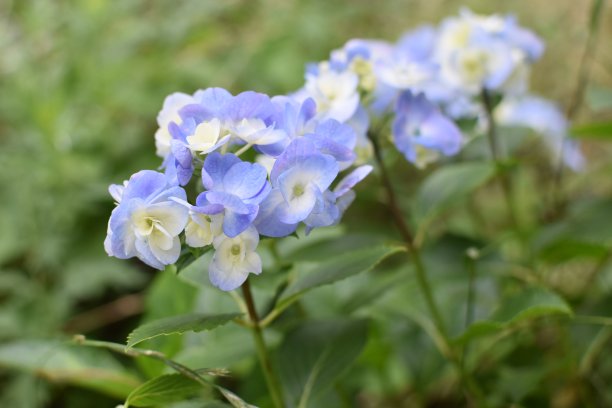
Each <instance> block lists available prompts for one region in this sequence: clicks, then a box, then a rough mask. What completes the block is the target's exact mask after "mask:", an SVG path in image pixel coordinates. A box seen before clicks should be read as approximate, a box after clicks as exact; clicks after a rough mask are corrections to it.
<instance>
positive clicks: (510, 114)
mask: <svg viewBox="0 0 612 408" xmlns="http://www.w3.org/2000/svg"><path fill="white" fill-rule="evenodd" d="M494 117H495V119H496V120H497V122H498V123H499V124H500V125H505V126H521V127H526V128H529V129H531V130H533V131H534V132H536V133H538V134H540V135H541V136H542V140H543V141H544V143H545V145H546V146H547V147H548V148H549V150H550V151H551V154H552V156H553V159H554V160H555V162H556V161H558V160H559V159H560V158H561V156H562V159H563V161H564V162H565V164H566V165H567V166H568V167H570V168H571V169H572V170H574V171H578V170H581V169H582V168H583V166H584V157H583V156H582V152H581V151H580V146H579V145H578V143H577V142H575V141H573V140H570V139H569V138H568V123H567V119H566V118H565V116H564V115H563V113H562V112H561V110H559V108H558V107H557V106H555V104H553V103H552V102H551V101H548V100H546V99H543V98H540V97H537V96H532V95H527V96H524V97H520V98H511V99H506V100H504V101H502V102H501V103H500V104H499V105H498V106H497V108H496V109H495V112H494Z"/></svg>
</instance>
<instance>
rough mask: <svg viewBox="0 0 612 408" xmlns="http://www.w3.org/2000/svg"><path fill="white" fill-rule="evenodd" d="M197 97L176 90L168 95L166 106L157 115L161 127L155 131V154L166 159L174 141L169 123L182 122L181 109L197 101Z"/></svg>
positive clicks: (178, 123) (165, 101)
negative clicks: (169, 129)
mask: <svg viewBox="0 0 612 408" xmlns="http://www.w3.org/2000/svg"><path fill="white" fill-rule="evenodd" d="M195 102H196V101H195V99H194V98H193V97H192V96H191V95H187V94H185V93H181V92H176V93H173V94H171V95H168V96H167V97H166V99H165V100H164V106H163V107H162V110H161V111H160V112H159V114H158V115H157V124H158V125H159V129H157V131H156V132H155V149H156V151H155V154H157V155H158V156H159V157H161V158H163V159H165V158H166V157H167V156H168V155H169V154H170V151H171V147H170V144H171V142H172V136H171V135H170V132H169V131H168V125H169V124H170V122H174V123H176V124H177V125H180V124H181V123H182V121H183V120H182V119H181V117H180V115H179V113H178V112H179V110H180V109H181V108H182V107H184V106H186V105H189V104H191V103H195Z"/></svg>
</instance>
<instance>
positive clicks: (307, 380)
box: [277, 320, 368, 408]
mask: <svg viewBox="0 0 612 408" xmlns="http://www.w3.org/2000/svg"><path fill="white" fill-rule="evenodd" d="M367 332H368V323H367V321H365V320H334V321H315V322H312V321H311V322H306V323H304V324H302V325H301V326H298V327H297V328H295V329H294V330H293V331H291V332H290V333H288V334H287V337H286V338H285V340H284V341H283V343H282V344H281V346H280V348H279V350H278V353H277V361H278V366H279V372H280V376H281V378H282V382H283V385H284V387H285V391H286V396H285V398H287V399H288V401H287V402H289V405H290V406H296V405H297V406H299V407H301V408H306V407H307V406H308V401H309V400H310V399H311V398H312V397H315V396H316V395H317V394H320V393H322V392H323V391H325V390H326V389H327V388H329V387H331V386H332V385H333V384H334V381H335V380H336V378H337V377H339V376H340V375H342V374H343V373H344V372H346V371H347V370H348V369H349V367H350V365H351V364H352V363H353V362H354V361H355V359H357V357H358V356H359V355H360V354H361V352H362V350H363V348H364V346H365V344H366V340H367Z"/></svg>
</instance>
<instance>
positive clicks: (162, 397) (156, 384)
mask: <svg viewBox="0 0 612 408" xmlns="http://www.w3.org/2000/svg"><path fill="white" fill-rule="evenodd" d="M201 389H202V385H201V384H199V383H197V382H196V381H194V380H192V379H190V378H187V377H185V376H183V375H181V374H165V375H162V376H159V377H155V378H153V379H151V380H149V381H147V382H146V383H144V384H142V385H141V386H139V387H138V388H136V389H134V390H133V391H132V392H131V393H130V395H128V397H127V399H126V401H125V406H126V408H127V407H128V406H135V407H148V406H152V405H154V406H158V405H161V404H169V403H171V402H178V401H182V400H184V399H185V398H187V397H189V396H192V395H194V394H196V393H197V392H198V391H200V390H201Z"/></svg>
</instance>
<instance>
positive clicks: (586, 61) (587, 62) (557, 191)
mask: <svg viewBox="0 0 612 408" xmlns="http://www.w3.org/2000/svg"><path fill="white" fill-rule="evenodd" d="M605 2H606V0H592V3H591V8H590V20H589V34H588V37H587V41H586V44H585V46H584V52H583V54H582V58H581V59H580V65H579V66H578V73H577V80H576V86H575V88H574V91H573V93H572V97H571V99H570V102H569V104H568V105H567V109H566V111H565V116H566V117H567V119H568V120H569V121H571V120H572V119H574V117H575V116H576V114H577V113H578V111H579V110H580V107H581V106H582V103H583V101H584V93H585V90H586V88H587V85H588V84H589V81H590V77H591V65H592V61H593V56H594V55H595V51H596V48H597V42H598V39H599V36H598V34H599V27H600V25H601V16H602V15H603V14H604V13H602V10H603V9H604V7H605ZM566 138H567V136H566V137H565V138H564V139H563V144H562V145H561V148H560V149H559V150H560V151H559V157H557V163H556V165H555V168H554V174H553V181H552V187H551V207H552V208H551V210H550V217H551V218H554V217H555V216H556V215H557V213H559V212H560V211H561V210H562V209H563V206H564V201H563V197H562V191H563V169H564V168H565V162H564V160H565V159H564V157H563V156H564V152H565V149H566V146H565V141H566Z"/></svg>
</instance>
